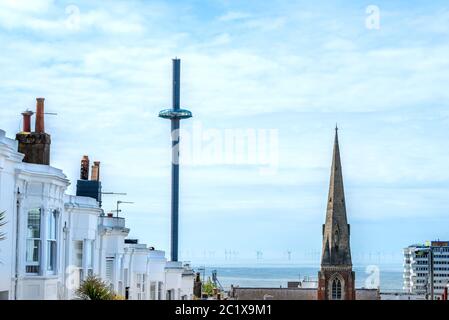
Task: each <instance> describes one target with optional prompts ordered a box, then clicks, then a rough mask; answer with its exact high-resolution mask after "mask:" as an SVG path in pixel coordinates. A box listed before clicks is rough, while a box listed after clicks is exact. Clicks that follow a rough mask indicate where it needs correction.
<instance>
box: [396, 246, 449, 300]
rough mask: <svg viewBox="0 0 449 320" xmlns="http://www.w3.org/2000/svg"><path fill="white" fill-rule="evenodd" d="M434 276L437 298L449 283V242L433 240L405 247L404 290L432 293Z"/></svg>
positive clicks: (419, 293) (414, 292)
mask: <svg viewBox="0 0 449 320" xmlns="http://www.w3.org/2000/svg"><path fill="white" fill-rule="evenodd" d="M432 258H433V263H431V261H432ZM432 276H433V288H434V296H435V298H436V297H439V296H441V295H442V294H443V292H444V289H445V288H446V287H448V285H449V242H448V241H432V242H427V243H426V244H424V245H423V244H415V245H411V246H409V247H407V248H405V249H404V291H405V292H407V293H409V294H416V295H430V294H431V278H432Z"/></svg>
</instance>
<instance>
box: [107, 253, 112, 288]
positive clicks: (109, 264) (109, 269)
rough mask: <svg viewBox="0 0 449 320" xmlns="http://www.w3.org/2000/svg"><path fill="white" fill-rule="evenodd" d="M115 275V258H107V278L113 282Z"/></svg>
mask: <svg viewBox="0 0 449 320" xmlns="http://www.w3.org/2000/svg"><path fill="white" fill-rule="evenodd" d="M113 275H114V258H106V280H107V281H109V283H111V284H112V281H113Z"/></svg>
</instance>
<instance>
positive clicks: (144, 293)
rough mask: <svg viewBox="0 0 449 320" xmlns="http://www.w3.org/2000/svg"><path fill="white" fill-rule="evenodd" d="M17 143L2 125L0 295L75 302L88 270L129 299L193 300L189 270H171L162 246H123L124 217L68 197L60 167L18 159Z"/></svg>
mask: <svg viewBox="0 0 449 320" xmlns="http://www.w3.org/2000/svg"><path fill="white" fill-rule="evenodd" d="M17 147H18V145H17V141H15V140H13V139H10V138H7V137H6V136H5V132H4V131H2V130H0V212H2V211H5V214H6V222H7V223H6V225H5V226H3V227H2V228H1V230H0V232H2V233H5V234H6V239H5V240H3V241H0V300H2V299H5V300H6V299H19V300H20V299H33V300H40V299H73V298H75V291H76V289H77V288H78V286H79V284H80V282H81V281H82V280H83V279H85V278H86V277H87V276H88V275H97V276H100V277H101V278H102V279H103V280H104V281H106V282H107V283H109V284H110V286H111V288H112V289H113V290H114V291H115V292H116V293H118V294H120V295H122V296H125V295H126V294H127V292H128V295H129V299H133V300H137V299H142V300H143V299H145V300H149V299H151V300H153V299H154V300H165V299H167V297H169V298H172V299H173V298H174V299H181V298H188V299H191V298H192V293H193V272H192V271H191V270H190V269H189V268H186V267H184V266H182V264H181V263H178V264H177V268H175V269H176V270H175V269H173V268H171V267H170V263H168V262H167V260H166V258H165V253H164V252H163V251H159V250H154V249H153V248H147V246H146V245H142V244H128V243H125V238H126V237H127V236H128V234H129V229H128V228H126V226H125V219H124V218H117V217H113V216H112V215H104V212H103V210H102V209H101V208H100V207H99V204H98V202H97V201H96V200H95V199H93V198H88V197H79V196H71V195H66V190H67V187H68V186H69V184H70V182H69V181H68V179H67V177H66V176H65V175H64V173H63V172H62V171H61V170H60V169H57V168H53V167H51V166H48V165H38V164H29V163H24V162H22V159H23V155H22V154H21V153H18V152H17ZM127 287H129V288H128V289H127ZM167 290H169V292H170V293H169V294H167ZM172 293H173V294H172Z"/></svg>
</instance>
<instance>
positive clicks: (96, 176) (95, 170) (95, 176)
mask: <svg viewBox="0 0 449 320" xmlns="http://www.w3.org/2000/svg"><path fill="white" fill-rule="evenodd" d="M90 180H94V181H100V161H94V165H93V166H92V174H91V177H90Z"/></svg>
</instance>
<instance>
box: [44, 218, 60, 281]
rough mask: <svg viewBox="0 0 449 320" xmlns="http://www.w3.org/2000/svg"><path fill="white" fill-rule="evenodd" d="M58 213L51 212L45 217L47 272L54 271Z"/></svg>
mask: <svg viewBox="0 0 449 320" xmlns="http://www.w3.org/2000/svg"><path fill="white" fill-rule="evenodd" d="M57 217H58V211H57V210H53V211H51V212H50V214H49V215H48V217H47V270H48V271H53V272H54V271H55V270H56V222H57Z"/></svg>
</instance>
